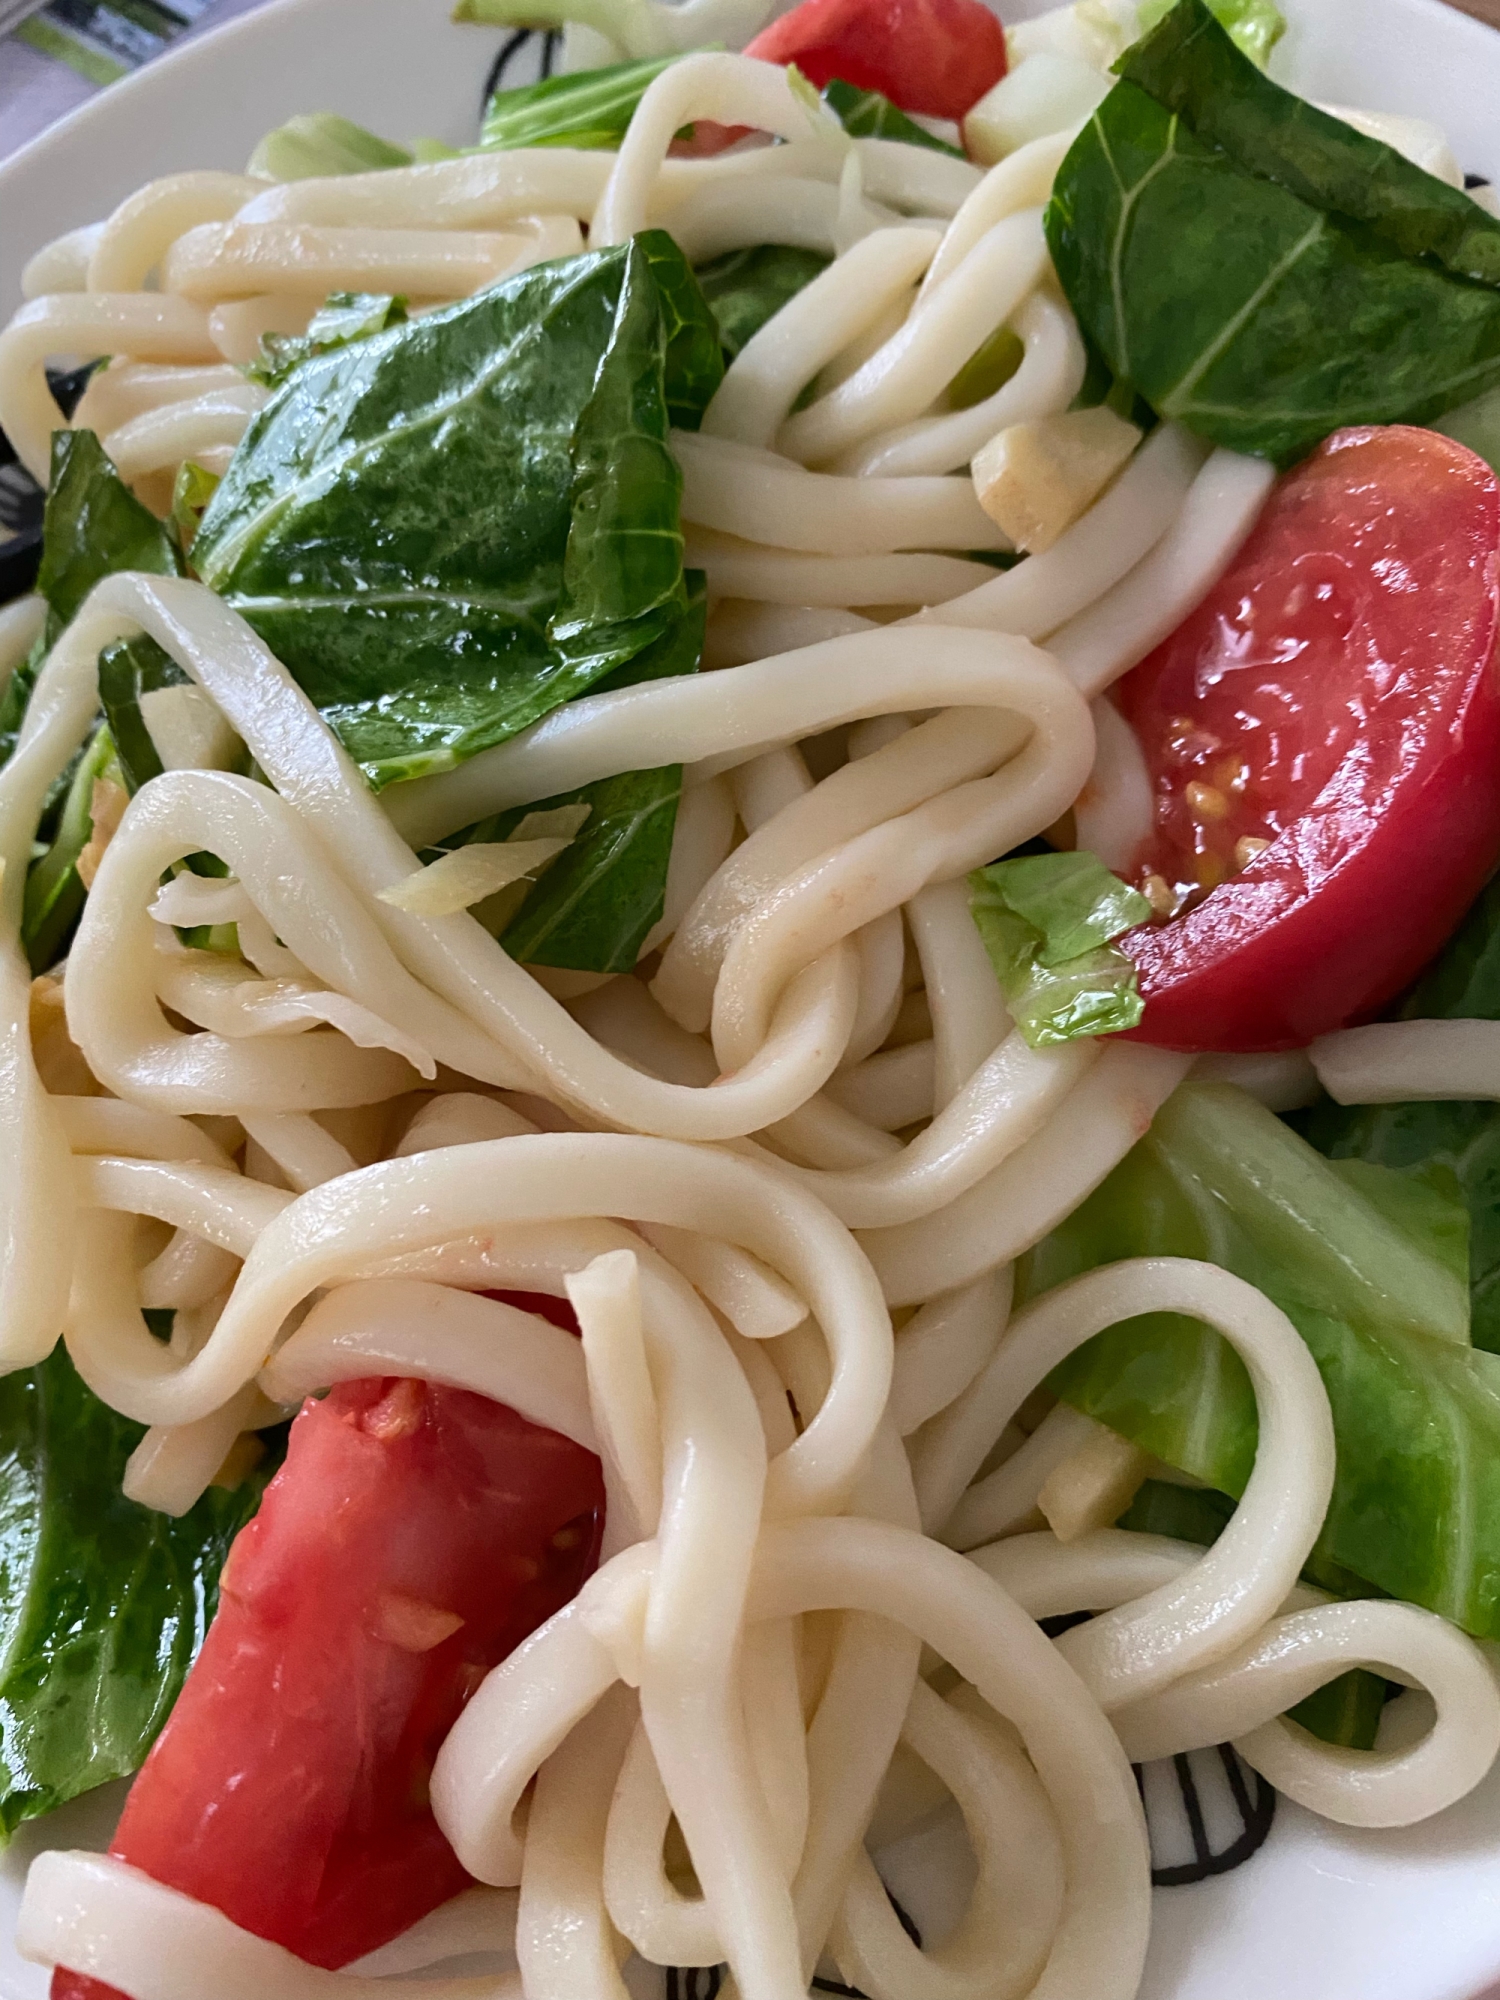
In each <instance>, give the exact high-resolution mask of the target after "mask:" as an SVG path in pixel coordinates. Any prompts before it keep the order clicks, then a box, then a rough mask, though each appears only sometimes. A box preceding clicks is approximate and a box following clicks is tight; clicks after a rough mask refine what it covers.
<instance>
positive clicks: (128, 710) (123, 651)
mask: <svg viewBox="0 0 1500 2000" xmlns="http://www.w3.org/2000/svg"><path fill="white" fill-rule="evenodd" d="M188 684H189V676H188V675H187V674H185V673H184V672H183V670H182V668H181V667H179V666H178V664H177V662H176V661H175V660H174V659H173V658H172V656H171V654H170V653H168V652H167V651H166V650H165V649H164V648H163V647H161V646H158V645H157V643H156V641H155V640H154V639H152V638H150V637H148V635H147V634H146V633H144V632H140V633H137V635H136V636H135V638H133V639H116V640H115V642H114V644H113V645H112V646H106V647H105V649H104V651H103V652H102V653H101V654H100V655H99V700H100V702H101V704H102V705H103V708H104V719H105V721H106V722H107V723H108V725H109V732H110V735H111V736H112V737H113V738H114V746H115V755H116V757H117V759H118V760H119V765H120V774H121V776H122V777H123V778H124V780H125V789H126V790H127V791H128V792H130V793H131V794H132V796H133V795H134V794H135V793H136V792H138V791H139V790H140V788H141V786H142V785H144V784H146V783H147V782H148V781H149V780H150V779H152V778H159V777H160V776H161V772H162V761H161V758H160V757H159V756H158V755H157V751H156V745H155V743H153V742H152V740H151V732H150V730H149V729H147V727H146V718H145V716H144V715H143V714H142V713H141V696H142V695H143V694H149V693H150V692H152V691H153V690H154V689H156V688H164V687H185V686H187V685H188Z"/></svg>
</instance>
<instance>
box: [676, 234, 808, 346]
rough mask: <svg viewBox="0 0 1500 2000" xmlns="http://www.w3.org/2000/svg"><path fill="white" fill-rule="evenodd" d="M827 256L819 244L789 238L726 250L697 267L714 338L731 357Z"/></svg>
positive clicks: (794, 293)
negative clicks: (811, 246)
mask: <svg viewBox="0 0 1500 2000" xmlns="http://www.w3.org/2000/svg"><path fill="white" fill-rule="evenodd" d="M830 262H831V259H829V258H827V257H825V256H824V255H823V253H822V252H821V251H819V250H801V249H798V248H797V247H796V246H795V245H793V244H791V243H759V244H757V245H756V246H755V248H754V249H753V250H727V251H726V252H725V253H724V255H723V256H722V257H714V258H711V259H710V260H709V262H708V263H706V264H700V265H699V266H698V267H697V273H696V275H697V279H698V283H699V285H700V286H701V287H702V289H703V296H704V298H705V299H707V301H708V303H709V306H710V308H711V309H712V312H713V316H714V318H715V320H716V321H717V322H718V327H719V339H720V340H721V342H722V343H723V347H724V352H725V354H727V355H728V357H729V359H730V360H731V361H732V360H733V359H734V357H735V356H736V355H737V354H738V353H739V351H740V349H741V348H742V347H743V346H744V345H745V343H746V341H747V340H749V339H750V337H751V336H752V335H753V334H757V333H759V332H760V330H761V328H762V327H763V326H764V325H765V323H766V321H767V320H768V319H770V318H772V316H773V315H774V314H776V313H779V312H780V311H781V308H782V307H783V306H784V305H785V304H786V303H787V301H788V299H794V298H795V297H796V296H797V294H798V292H800V291H801V290H802V288H803V286H804V285H810V284H811V283H812V281H813V279H814V278H816V277H817V276H818V274H819V272H821V271H826V270H827V268H828V266H829V263H830Z"/></svg>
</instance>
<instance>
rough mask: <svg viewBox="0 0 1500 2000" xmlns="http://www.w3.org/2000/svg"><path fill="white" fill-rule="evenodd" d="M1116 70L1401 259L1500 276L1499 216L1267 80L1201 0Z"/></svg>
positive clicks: (1478, 277)
mask: <svg viewBox="0 0 1500 2000" xmlns="http://www.w3.org/2000/svg"><path fill="white" fill-rule="evenodd" d="M1116 67H1117V69H1118V71H1119V74H1120V75H1121V76H1123V77H1125V78H1127V79H1128V80H1129V81H1130V82H1131V83H1133V84H1135V85H1136V86H1137V87H1138V88H1140V89H1141V90H1144V91H1146V92H1148V93H1149V95H1150V96H1152V97H1153V98H1155V100H1156V102H1157V103H1158V104H1159V105H1160V106H1161V107H1162V109H1163V110H1165V111H1169V112H1171V113H1173V114H1174V115H1175V116H1177V117H1180V118H1181V119H1182V120H1183V121H1184V123H1186V124H1187V125H1189V126H1191V127H1192V130H1193V132H1194V133H1195V134H1196V136H1197V137H1198V138H1199V139H1201V140H1202V141H1203V142H1204V144H1205V145H1208V146H1212V147H1215V148H1217V149H1218V150H1219V151H1220V152H1222V153H1223V154H1224V155H1225V156H1226V157H1227V158H1228V159H1230V160H1232V161H1233V162H1234V164H1235V165H1236V166H1237V167H1238V168H1240V169H1241V170H1242V171H1243V172H1245V173H1249V174H1253V175H1255V176H1256V177H1257V178H1259V179H1261V180H1264V181H1269V182H1274V183H1275V185H1276V186H1277V187H1280V188H1284V189H1286V190H1287V191H1288V192H1289V193H1290V194H1294V195H1295V196H1296V197H1297V199H1298V200H1299V201H1301V202H1304V203H1306V204H1307V205H1308V206H1309V207H1310V208H1313V209H1315V210H1318V211H1321V212H1322V213H1323V214H1325V215H1331V216H1337V217H1340V218H1342V219H1343V220H1344V221H1347V222H1357V223H1362V224H1364V225H1365V226H1366V227H1367V228H1368V229H1369V230H1370V231H1371V232H1372V234H1373V235H1375V236H1376V237H1379V238H1381V239H1383V240H1384V241H1386V242H1387V243H1389V244H1390V245H1391V247H1392V248H1394V249H1396V250H1399V251H1400V252H1401V254H1402V255H1403V256H1404V257H1428V258H1430V259H1431V260H1432V261H1433V262H1434V263H1436V264H1439V265H1441V266H1442V267H1443V268H1444V269H1445V270H1447V271H1448V272H1450V273H1451V274H1452V275H1453V276H1454V277H1458V278H1471V279H1473V280H1474V282H1475V283H1476V284H1481V285H1494V284H1497V283H1500V221H1497V220H1496V218H1495V217H1494V216H1492V215H1490V214H1489V213H1488V211H1487V210H1485V209H1482V208H1481V207H1480V206H1479V204H1478V202H1477V201H1474V200H1473V199H1472V198H1471V197H1470V196H1469V195H1467V194H1465V193H1464V191H1463V189H1462V188H1455V187H1450V186H1449V185H1448V183H1447V182H1446V181H1440V180H1438V178H1437V177H1436V175H1434V174H1429V173H1427V172H1425V171H1424V170H1423V169H1422V168H1421V167H1418V166H1414V165H1413V164H1412V162H1411V161H1410V160H1408V159H1407V158H1406V157H1405V155H1404V154H1401V153H1398V152H1397V151H1396V149H1395V148H1394V147H1393V146H1388V145H1386V144H1385V143H1384V142H1383V141H1382V140H1379V139H1371V138H1369V137H1367V136H1366V134H1365V133H1363V132H1359V131H1356V129H1355V128H1354V127H1353V126H1352V125H1349V124H1346V123H1345V121H1344V120H1343V119H1342V118H1335V117H1334V116H1333V115H1332V114H1331V113H1330V112H1327V111H1320V110H1319V109H1318V107H1317V106H1316V105H1315V104H1309V103H1308V101H1307V100H1306V98H1303V97H1296V96H1294V95H1293V94H1292V92H1291V91H1289V90H1283V89H1282V87H1281V85H1280V84H1277V83H1273V82H1272V81H1271V79H1270V78H1269V77H1268V76H1266V75H1264V74H1263V73H1262V71H1260V70H1259V69H1257V68H1256V67H1255V65H1254V64H1253V63H1251V62H1247V61H1246V59H1245V57H1244V56H1243V55H1241V53H1240V51H1239V50H1238V49H1237V48H1236V47H1235V45H1234V42H1233V39H1232V38H1231V37H1230V36H1229V35H1228V34H1226V33H1225V31H1224V29H1223V28H1222V27H1221V26H1220V25H1219V24H1218V22H1216V21H1215V20H1214V18H1213V16H1212V14H1211V13H1210V12H1209V10H1208V9H1207V8H1206V7H1205V6H1204V5H1203V0H1179V4H1178V5H1177V6H1176V7H1174V8H1173V9H1172V11H1171V13H1170V14H1169V15H1168V16H1167V17H1166V18H1165V19H1164V20H1163V21H1162V23H1161V25H1160V27H1159V28H1157V29H1156V31H1155V32H1154V33H1153V34H1150V35H1148V36H1146V37H1145V38H1144V39H1143V40H1142V41H1139V42H1137V43H1136V44H1135V46H1134V47H1133V48H1131V49H1129V50H1127V52H1126V53H1125V55H1124V56H1123V57H1122V58H1121V60H1120V62H1119V63H1118V64H1117V65H1116Z"/></svg>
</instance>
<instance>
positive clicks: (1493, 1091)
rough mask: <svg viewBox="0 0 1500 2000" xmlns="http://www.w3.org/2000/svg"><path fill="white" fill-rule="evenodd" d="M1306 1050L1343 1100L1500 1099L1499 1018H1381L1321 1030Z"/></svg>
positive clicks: (1332, 1094)
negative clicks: (1323, 1032)
mask: <svg viewBox="0 0 1500 2000" xmlns="http://www.w3.org/2000/svg"><path fill="white" fill-rule="evenodd" d="M1307 1053H1308V1056H1309V1057H1310V1059H1311V1061H1312V1066H1313V1068H1314V1069H1315V1070H1316V1072H1317V1076H1318V1081H1319V1083H1321V1084H1322V1086H1323V1088H1324V1089H1325V1090H1326V1091H1327V1092H1328V1094H1329V1096H1330V1097H1332V1098H1335V1099H1336V1100H1337V1101H1338V1102H1339V1103H1340V1104H1400V1103H1403V1102H1404V1101H1405V1100H1406V1099H1408V1098H1419V1099H1420V1098H1426V1099H1431V1100H1437V1101H1444V1100H1447V1101H1450V1102H1451V1101H1461V1100H1463V1099H1466V1098H1495V1099H1500V1023H1497V1022H1494V1021H1380V1022H1376V1023H1374V1024H1372V1025H1371V1026H1370V1027H1367V1028H1344V1029H1341V1030H1340V1031H1339V1033H1338V1034H1336V1035H1324V1036H1322V1037H1321V1038H1320V1039H1319V1040H1318V1041H1316V1042H1314V1043H1313V1045H1312V1047H1311V1048H1310V1049H1309V1050H1308V1052H1307Z"/></svg>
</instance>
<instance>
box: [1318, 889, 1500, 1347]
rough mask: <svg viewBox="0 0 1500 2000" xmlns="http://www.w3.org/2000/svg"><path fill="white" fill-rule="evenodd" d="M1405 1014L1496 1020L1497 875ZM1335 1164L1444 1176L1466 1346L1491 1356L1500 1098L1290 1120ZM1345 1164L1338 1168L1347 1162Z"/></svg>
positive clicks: (1498, 1236)
mask: <svg viewBox="0 0 1500 2000" xmlns="http://www.w3.org/2000/svg"><path fill="white" fill-rule="evenodd" d="M1401 1011H1402V1013H1403V1014H1404V1015H1405V1016H1406V1017H1407V1018H1408V1019H1412V1020H1423V1019H1433V1018H1436V1019H1454V1020H1480V1021H1495V1020H1500V879H1497V880H1496V881H1493V882H1491V883H1490V885H1489V887H1488V888H1487V889H1486V890H1485V891H1484V893H1483V894H1482V895H1481V896H1480V898H1479V900H1478V902H1477V903H1476V904H1475V905H1474V907H1473V909H1472V910H1470V912H1469V914H1468V916H1467V917H1466V918H1465V919H1464V922H1463V924H1462V925H1461V927H1460V928H1459V930H1458V931H1457V932H1456V934H1455V935H1454V937H1453V938H1452V940H1451V941H1450V942H1449V944H1448V946H1447V947H1446V949H1445V950H1444V952H1443V954H1442V956H1441V957H1440V958H1439V959H1438V960H1437V962H1436V963H1435V964H1434V965H1433V966H1432V967H1431V969H1430V970H1429V971H1428V972H1426V973H1425V974H1424V975H1423V977H1422V978H1421V980H1420V981H1419V982H1418V984H1417V985H1416V987H1415V988H1414V989H1413V990H1412V992H1411V994H1410V995H1409V997H1408V999H1407V1001H1406V1004H1405V1005H1404V1007H1403V1008H1402V1010H1401ZM1294 1122H1295V1123H1296V1124H1297V1125H1298V1126H1299V1127H1300V1128H1301V1130H1302V1131H1303V1132H1305V1134H1306V1136H1307V1138H1308V1139H1309V1140H1310V1141H1311V1142H1312V1144H1313V1145H1314V1146H1316V1147H1317V1148H1318V1149H1319V1151H1320V1152H1324V1153H1327V1154H1329V1155H1330V1156H1331V1157H1332V1158H1333V1159H1334V1160H1335V1161H1343V1162H1350V1163H1352V1162H1354V1161H1359V1160H1368V1161H1372V1162H1374V1163H1375V1164H1376V1165H1378V1166H1382V1167H1398V1168H1406V1169H1426V1170H1427V1171H1428V1172H1429V1173H1431V1172H1433V1171H1434V1170H1435V1171H1437V1172H1439V1173H1444V1172H1446V1173H1448V1174H1451V1175H1452V1176H1453V1177H1454V1178H1455V1180H1456V1182H1457V1185H1458V1188H1459V1191H1460V1194H1461V1195H1462V1198H1463V1202H1464V1205H1465V1207H1466V1208H1467V1210H1468V1216H1469V1249H1468V1271H1469V1285H1470V1302H1471V1309H1472V1326H1473V1337H1474V1345H1475V1346H1476V1347H1482V1348H1485V1349H1487V1350H1488V1351H1489V1352H1490V1353H1500V1105H1497V1104H1488V1103H1477V1102H1476V1103H1469V1102H1460V1103H1454V1104H1437V1103H1432V1104H1423V1103H1412V1104H1369V1105H1347V1106H1346V1105H1340V1104H1334V1103H1331V1102H1330V1101H1328V1100H1326V1099H1325V1100H1324V1101H1323V1102H1322V1103H1321V1104H1319V1105H1317V1106H1316V1107H1315V1108H1314V1109H1313V1110H1312V1111H1310V1112H1308V1113H1306V1114H1304V1115H1303V1116H1301V1117H1299V1118H1298V1119H1296V1120H1295V1121H1294ZM1346 1170H1347V1168H1346Z"/></svg>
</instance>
